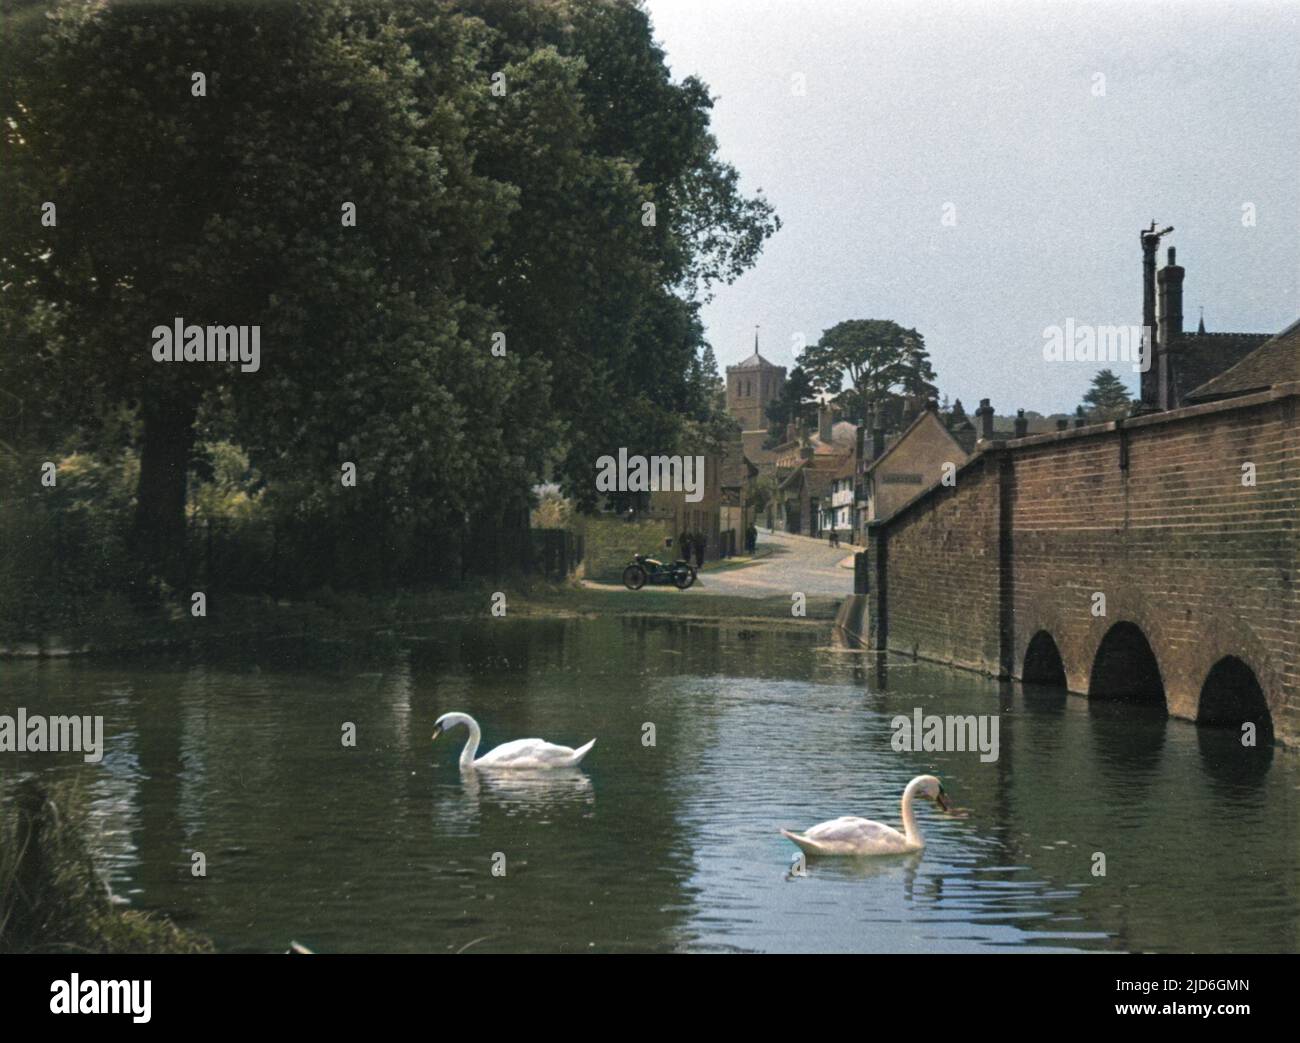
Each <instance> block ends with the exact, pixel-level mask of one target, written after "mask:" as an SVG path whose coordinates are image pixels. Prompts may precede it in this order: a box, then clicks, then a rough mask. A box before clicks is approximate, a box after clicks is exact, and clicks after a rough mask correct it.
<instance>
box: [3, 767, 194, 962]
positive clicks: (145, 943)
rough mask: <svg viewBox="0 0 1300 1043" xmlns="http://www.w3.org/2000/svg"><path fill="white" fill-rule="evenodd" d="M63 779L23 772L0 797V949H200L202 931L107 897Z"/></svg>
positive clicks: (81, 812)
mask: <svg viewBox="0 0 1300 1043" xmlns="http://www.w3.org/2000/svg"><path fill="white" fill-rule="evenodd" d="M87 828H88V827H87V815H86V811H85V802H84V801H83V800H82V799H81V798H80V796H79V794H78V793H77V791H76V790H75V788H74V787H73V785H72V784H71V783H60V784H57V785H55V786H46V785H45V784H43V783H41V782H39V781H38V780H35V779H26V780H24V781H23V782H21V783H19V784H18V785H17V786H16V787H14V789H13V791H12V792H11V793H10V794H8V795H7V799H4V800H3V801H0V953H32V952H47V953H48V952H86V953H201V952H211V951H212V944H211V942H209V941H208V940H207V939H206V938H203V937H201V936H200V935H197V934H194V933H193V932H191V931H187V930H184V929H183V928H180V927H177V926H176V925H175V924H174V923H172V922H171V921H170V920H168V919H167V918H166V917H165V916H159V915H157V914H152V913H143V912H139V911H137V910H134V909H123V908H121V907H120V906H117V905H115V904H114V903H113V901H112V899H111V898H110V896H109V893H108V889H107V887H106V886H105V884H104V883H103V881H102V880H101V878H100V875H99V873H98V871H97V870H96V868H95V864H94V861H93V859H92V858H91V855H90V852H89V850H88V849H87V847H86V842H85V837H86V830H87Z"/></svg>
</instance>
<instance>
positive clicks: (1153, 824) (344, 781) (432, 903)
mask: <svg viewBox="0 0 1300 1043" xmlns="http://www.w3.org/2000/svg"><path fill="white" fill-rule="evenodd" d="M828 629H829V628H826V629H822V628H821V627H807V628H801V629H797V630H791V629H778V628H775V627H773V628H766V627H749V628H746V626H745V625H742V624H737V623H723V624H719V625H711V624H694V623H692V624H687V623H678V622H672V621H666V620H650V619H636V620H629V619H596V620H556V621H508V620H490V621H483V622H475V623H465V624H446V625H443V626H440V627H438V628H437V629H434V630H431V631H426V632H421V633H418V634H410V635H405V636H404V639H403V640H401V641H399V642H390V643H388V644H386V645H385V646H383V647H382V648H378V647H375V646H374V645H373V644H371V645H369V646H368V647H367V646H363V647H361V648H360V649H349V648H347V647H344V646H315V647H312V648H310V649H304V648H301V647H299V648H295V649H289V648H287V647H283V646H277V645H275V644H274V643H272V644H270V645H268V646H266V647H264V648H260V649H244V650H241V651H240V652H239V653H232V655H231V658H230V660H229V661H228V662H221V663H207V664H204V665H197V666H196V665H193V664H188V663H184V664H182V663H168V662H164V661H159V660H153V659H148V660H134V661H131V662H130V663H124V664H114V663H108V664H105V663H84V662H68V661H63V662H43V663H21V664H14V663H8V664H2V665H0V669H2V670H3V676H4V678H5V684H4V686H3V694H2V695H0V712H5V713H12V712H13V711H14V709H15V708H16V707H18V706H25V707H26V708H27V710H28V712H29V713H38V712H41V713H51V714H53V713H78V714H103V715H104V717H105V728H106V732H107V752H106V754H105V756H104V759H103V762H102V763H100V764H98V765H91V764H85V763H83V762H82V761H81V758H80V757H79V756H77V755H75V754H34V753H23V754H15V753H4V754H0V773H3V776H4V778H5V780H6V781H12V780H13V779H14V778H15V777H17V776H18V775H20V774H22V773H26V772H42V773H48V774H50V775H57V776H61V777H67V776H75V777H78V778H80V779H81V780H83V781H84V785H85V789H86V791H87V794H88V797H89V799H90V802H91V805H92V810H93V819H94V822H95V823H96V825H97V826H98V830H99V833H98V836H97V838H96V841H95V843H96V850H97V852H98V854H99V855H100V858H101V860H102V864H103V865H104V866H105V868H106V870H107V872H108V873H109V883H110V885H111V887H112V889H113V891H114V892H115V893H117V894H119V895H121V896H123V897H124V898H126V899H128V900H129V901H130V902H131V903H132V904H133V905H136V906H139V907H142V908H158V909H163V910H166V911H168V912H169V913H171V914H172V915H174V916H175V917H176V919H178V920H179V921H180V922H182V923H184V924H186V925H189V926H193V927H195V928H197V929H199V930H201V931H204V932H206V933H208V934H209V935H210V936H212V937H213V938H214V939H215V940H216V942H217V943H218V945H220V946H221V947H223V948H228V949H236V950H259V951H282V950H283V949H284V947H285V945H286V944H287V942H288V941H289V940H290V939H297V940H299V941H301V942H303V943H305V944H307V945H308V946H310V947H312V948H314V949H317V950H319V951H325V952H331V951H347V952H357V951H364V952H374V951H398V952H414V951H432V952H444V951H455V950H458V949H461V948H463V947H466V946H468V947H469V951H471V952H474V951H478V952H488V951H519V950H526V951H538V950H542V951H597V952H609V951H628V950H632V951H646V950H650V951H680V950H696V951H699V950H705V951H709V950H711V951H727V950H763V951H804V950H812V951H824V950H836V951H888V952H894V951H904V952H911V951H972V950H985V951H995V950H997V951H1007V950H1013V949H1017V948H1035V949H1044V948H1049V949H1058V950H1092V951H1119V950H1131V951H1151V950H1155V951H1201V952H1205V951H1213V952H1220V951H1243V950H1244V951H1295V950H1296V949H1297V948H1300V945H1298V944H1297V942H1298V940H1300V927H1298V925H1300V878H1298V874H1297V866H1298V864H1300V845H1298V842H1297V841H1298V834H1297V822H1298V820H1300V815H1298V814H1297V812H1298V810H1300V757H1297V756H1296V755H1295V754H1291V753H1287V752H1284V751H1281V750H1277V751H1272V750H1257V751H1251V752H1249V753H1246V752H1243V751H1241V750H1240V748H1239V746H1238V745H1237V744H1236V743H1235V741H1234V735H1233V734H1232V733H1224V732H1222V731H1214V730H1209V729H1204V728H1197V727H1195V726H1193V725H1190V724H1187V723H1184V722H1180V721H1166V720H1163V719H1159V720H1151V719H1149V718H1148V719H1138V718H1134V717H1133V716H1132V715H1131V714H1128V713H1125V712H1122V711H1119V710H1116V709H1114V708H1111V709H1105V708H1098V707H1095V706H1094V707H1090V706H1089V704H1088V703H1087V702H1086V701H1085V700H1082V699H1079V698H1076V697H1070V696H1066V695H1064V694H1063V693H1059V692H1052V691H1043V690H1038V691H1026V690H1024V689H1022V688H1020V687H1019V686H1012V685H998V684H997V683H995V682H992V681H988V680H985V679H982V678H979V677H976V676H974V675H969V674H965V673H961V672H957V671H951V670H947V669H944V668H940V667H932V666H927V665H923V664H922V665H918V664H912V663H900V664H898V665H896V666H894V667H893V668H891V669H890V671H889V673H888V676H887V677H886V678H881V677H879V676H878V675H876V674H875V673H874V671H872V670H871V669H869V668H868V663H867V661H866V660H865V659H864V657H862V656H860V655H854V654H850V653H845V652H843V651H836V650H834V649H832V648H830V647H828V645H829V643H830V642H829V634H828ZM918 706H919V707H921V708H922V709H923V711H924V712H925V713H927V714H946V713H953V714H955V713H961V714H968V713H976V714H999V715H1000V735H999V738H1000V751H999V757H998V759H997V760H996V761H994V762H990V763H983V762H981V760H980V757H979V755H978V753H961V752H954V753H912V752H895V751H894V750H893V749H892V748H891V744H890V737H891V734H892V733H891V730H890V719H891V718H892V717H893V716H894V715H895V714H900V713H901V714H906V715H909V716H910V715H911V714H912V712H913V708H915V707H918ZM448 710H462V711H466V712H468V713H471V714H473V715H475V716H476V717H477V718H478V719H479V721H480V722H481V723H482V725H483V729H484V733H485V734H484V741H485V748H486V747H490V746H491V745H495V744H496V743H498V742H504V741H506V740H509V739H514V738H520V737H525V736H540V737H542V738H545V739H549V740H551V741H553V742H560V743H564V744H567V745H574V746H576V745H578V744H579V743H582V742H585V741H587V740H588V739H590V738H591V737H593V736H595V737H597V738H598V740H599V741H598V742H597V744H596V748H595V750H594V751H593V752H592V754H591V755H590V756H589V758H588V759H587V761H586V763H585V765H584V767H583V769H582V770H581V771H578V772H573V773H568V772H565V773H559V774H556V775H554V776H549V777H540V778H538V777H518V778H496V779H494V778H491V777H484V778H481V779H473V778H468V779H466V778H462V777H461V775H460V773H459V771H458V770H457V767H456V756H457V754H458V752H459V746H460V743H459V741H458V737H457V735H456V734H455V733H452V734H450V735H448V736H446V737H444V738H442V739H440V740H439V741H438V743H436V744H432V745H431V744H430V742H429V734H430V731H431V726H432V722H433V721H434V719H435V718H436V717H437V716H438V715H439V714H440V713H442V712H445V711H448ZM344 722H353V723H355V725H356V731H357V745H356V747H355V748H347V747H345V746H344V745H343V744H342V742H341V735H342V726H343V724H344ZM646 723H652V724H653V725H654V730H655V745H653V746H650V745H646V744H645V743H644V741H643V737H644V736H645V735H646V730H645V729H644V727H643V726H644V725H645V724H646ZM461 734H463V733H461ZM927 771H932V772H934V773H935V774H938V775H940V776H941V777H942V778H943V780H944V783H945V785H946V786H947V788H948V790H949V791H950V793H951V795H952V798H953V800H954V802H955V804H956V805H957V811H956V813H955V814H952V815H942V814H940V813H938V812H937V811H936V810H935V809H934V808H932V807H931V806H929V805H924V806H922V807H921V809H920V812H919V819H920V825H921V828H922V830H923V832H924V833H925V835H926V839H927V841H928V846H927V847H926V849H925V851H924V853H923V854H922V855H919V856H910V857H904V858H897V857H895V858H889V859H879V860H874V861H873V860H867V861H865V862H864V861H849V862H845V861H825V860H821V861H813V862H811V863H810V864H809V865H808V868H807V873H806V875H792V874H791V872H790V868H791V861H792V858H793V856H794V855H795V853H796V852H795V849H794V848H793V846H792V845H791V844H790V843H789V842H788V841H786V840H785V839H784V838H782V837H781V836H780V835H779V834H778V832H777V830H778V828H779V827H782V826H786V827H792V828H799V827H803V826H808V825H811V824H813V823H815V822H818V821H821V820H823V819H827V818H832V817H835V816H837V815H841V814H860V815H865V816H868V817H871V818H877V819H881V820H883V821H886V822H890V823H892V824H895V825H897V824H898V822H899V808H898V802H899V796H900V794H901V792H902V789H903V786H904V785H905V784H906V782H907V781H908V779H910V778H911V777H912V776H913V775H915V774H919V773H922V772H927ZM195 851H201V852H203V853H204V855H205V856H206V859H207V875H206V877H203V878H196V877H194V876H193V875H192V874H191V871H190V867H191V855H192V853H193V852H195ZM1096 852H1101V853H1104V855H1105V859H1106V875H1105V876H1104V877H1099V876H1095V875H1094V874H1093V866H1094V853H1096ZM497 856H504V869H505V874H504V875H503V876H497V875H493V866H494V864H497V865H500V864H501V862H502V859H501V858H499V857H497Z"/></svg>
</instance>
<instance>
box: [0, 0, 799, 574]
mask: <svg viewBox="0 0 1300 1043" xmlns="http://www.w3.org/2000/svg"><path fill="white" fill-rule="evenodd" d="M31 13H33V14H43V12H39V11H32V12H31ZM196 74H201V77H202V84H201V85H198V84H197V83H196V81H197V77H196ZM200 87H201V90H200ZM711 104H712V103H711V99H710V97H709V94H708V92H707V90H706V89H705V87H704V86H703V84H701V83H699V82H698V81H697V80H694V79H687V80H685V81H683V82H681V83H674V82H672V80H671V78H670V76H669V73H668V70H667V66H666V63H665V61H664V56H663V53H662V51H661V50H660V49H659V48H658V46H657V45H656V44H655V42H654V39H653V35H652V31H651V26H650V23H649V19H648V17H647V15H646V13H645V11H644V10H643V9H642V8H641V7H640V6H639V5H638V4H635V3H630V2H600V0H554V2H550V3H546V4H518V3H514V2H510V0H459V2H450V0H347V2H344V0H320V2H317V3H312V4H290V3H287V2H285V3H281V2H273V3H268V4H257V5H253V4H248V3H244V2H239V0H197V2H195V3H187V4H175V5H172V4H168V5H161V4H146V3H111V4H98V3H94V4H92V3H87V2H82V0H62V2H59V3H56V4H54V5H53V7H52V11H51V17H49V18H45V17H39V18H25V19H23V20H22V24H21V25H20V26H19V27H18V31H12V32H10V33H8V34H7V35H6V39H5V41H4V43H3V44H0V111H2V113H3V117H4V124H5V126H4V140H3V154H2V155H0V190H3V192H4V195H5V198H6V201H7V204H8V205H7V206H6V208H5V209H4V210H3V212H2V213H0V244H2V249H0V325H2V327H3V333H4V334H5V339H6V342H7V343H9V344H10V345H11V347H12V348H13V350H11V351H9V352H7V353H6V354H5V355H4V356H3V357H0V382H3V383H4V385H5V386H6V387H9V388H12V389H14V390H15V392H16V393H18V394H19V395H20V397H22V398H23V400H24V403H25V404H26V409H27V415H29V416H30V417H32V420H33V422H32V423H31V425H30V430H29V434H30V435H31V437H33V438H39V439H42V440H44V441H45V442H47V443H48V442H52V441H54V440H57V439H65V440H72V441H74V442H80V443H88V444H92V445H93V444H94V443H95V442H96V440H97V439H99V438H102V435H103V426H104V420H103V418H104V417H105V416H109V415H112V414H113V413H114V411H115V410H117V409H120V408H125V409H127V410H128V411H130V412H131V414H132V415H133V416H135V417H136V419H137V422H138V423H137V427H136V428H135V429H133V430H134V431H135V434H134V435H133V437H134V438H135V440H136V441H137V442H138V445H139V448H140V452H141V468H140V482H139V487H138V491H137V514H136V546H137V549H139V550H140V551H141V552H142V553H143V554H144V555H145V556H148V557H152V558H153V559H154V561H155V562H157V561H158V560H159V558H160V557H161V553H162V550H161V549H165V548H168V547H170V548H172V549H173V550H174V549H175V547H176V546H177V543H178V541H179V540H181V539H182V538H183V525H184V512H185V507H186V478H187V474H188V472H189V468H190V464H191V456H192V453H193V445H194V440H195V438H196V425H201V426H202V427H203V429H204V430H205V431H207V432H210V433H214V434H216V435H218V436H221V437H223V438H226V439H228V440H229V441H230V442H233V443H236V444H238V445H239V446H241V447H242V449H243V450H245V451H246V452H247V453H248V455H249V458H250V460H251V462H252V464H253V465H254V466H255V467H257V468H258V469H259V471H260V472H261V473H262V474H263V475H264V476H266V478H267V480H268V481H270V482H271V483H272V484H273V485H276V486H277V488H278V489H279V490H280V491H281V493H282V494H283V497H282V498H283V499H285V500H286V502H287V503H288V504H289V505H290V506H292V507H293V508H295V509H328V508H329V507H330V506H331V505H332V504H337V501H338V489H339V482H338V473H339V468H340V465H341V463H343V462H344V461H352V462H355V463H356V466H357V471H358V488H359V489H363V490H365V491H366V496H365V500H364V502H365V504H366V509H367V510H371V511H383V512H390V513H395V514H408V515H409V514H412V513H415V514H418V515H420V516H422V517H426V518H428V519H429V520H431V521H434V522H436V523H437V524H440V525H446V526H466V525H468V524H470V519H489V520H490V519H493V518H495V519H500V518H501V517H502V516H503V514H504V513H509V512H514V513H515V514H516V515H517V514H518V513H519V512H521V511H523V512H526V509H527V506H528V504H529V501H530V489H531V487H532V485H533V484H534V483H535V482H536V481H538V480H540V479H541V478H543V477H553V478H554V479H555V480H557V481H558V482H559V483H560V484H561V486H562V488H563V489H564V490H565V492H566V493H568V494H569V495H571V496H572V497H573V498H574V499H575V500H576V501H577V502H578V503H579V504H580V505H583V506H590V505H591V504H592V503H593V502H594V500H595V485H594V480H593V467H594V461H595V459H596V458H597V457H598V456H599V455H601V454H602V453H605V452H608V451H611V450H612V449H613V448H615V447H618V446H626V447H628V448H629V450H630V451H632V452H640V451H644V452H666V451H673V450H675V449H677V448H678V447H679V445H680V444H681V443H682V442H683V440H685V439H689V438H698V437H701V432H707V431H709V430H711V428H710V425H711V424H715V423H716V414H717V412H718V411H719V409H718V404H717V394H716V391H717V388H716V366H715V365H714V364H713V362H712V355H711V353H708V354H707V355H706V349H707V345H706V344H705V343H704V338H703V334H702V326H701V323H700V320H699V316H698V308H699V304H700V303H701V302H702V301H703V300H705V299H707V296H708V294H709V293H710V292H711V289H712V288H713V287H715V286H716V285H717V284H719V283H722V282H726V281H729V280H731V279H734V278H735V277H736V276H737V275H738V274H740V273H741V272H742V271H744V270H745V269H746V268H747V267H748V266H750V265H752V264H753V262H754V260H755V259H756V257H757V255H758V252H759V250H760V249H761V246H762V243H763V241H764V240H765V239H766V238H767V237H768V236H770V235H771V234H772V233H773V232H774V231H775V230H776V228H777V227H778V222H777V219H776V217H775V215H774V213H773V212H772V209H771V207H770V206H769V205H768V204H767V203H766V202H765V201H764V200H763V198H762V197H761V195H758V196H753V197H747V196H745V195H743V194H742V193H741V191H740V188H739V183H738V182H739V179H738V175H737V172H736V171H735V170H734V169H733V168H731V167H730V166H728V165H727V164H725V163H722V162H721V161H720V160H719V159H718V158H717V146H716V142H715V141H714V139H713V137H712V135H711V133H710V132H709V129H708V127H709V109H710V107H711ZM46 203H53V204H54V205H55V208H56V209H55V213H56V214H57V218H56V222H55V223H53V224H48V223H43V222H42V215H43V213H44V211H43V207H44V204H46ZM346 204H351V205H352V206H353V207H354V208H355V210H354V214H355V220H354V223H352V224H349V223H348V222H347V220H346V219H345V218H344V217H343V216H342V215H343V213H344V210H345V206H346ZM176 318H183V319H184V321H185V322H186V323H196V324H200V325H205V326H206V325H210V324H216V325H226V324H233V325H248V326H252V325H257V326H259V327H260V330H261V358H262V362H261V367H260V369H259V370H258V371H257V372H256V373H249V372H242V371H241V370H240V368H239V367H238V366H230V365H224V364H220V363H157V362H155V361H154V359H153V358H152V357H151V355H150V350H149V348H150V344H151V339H150V331H151V330H152V329H153V328H154V327H155V326H158V325H159V324H168V325H169V324H171V323H172V322H173V320H174V319H176ZM494 348H497V349H498V350H494ZM710 367H712V372H711V373H710V372H709V369H710Z"/></svg>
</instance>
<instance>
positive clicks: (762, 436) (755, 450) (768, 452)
mask: <svg viewBox="0 0 1300 1043" xmlns="http://www.w3.org/2000/svg"><path fill="white" fill-rule="evenodd" d="M740 439H741V443H742V444H743V445H744V447H745V456H747V457H748V458H749V459H750V460H752V461H753V462H754V463H756V464H770V463H774V462H775V461H776V457H777V453H776V450H774V449H764V448H763V443H764V442H766V441H767V432H766V431H746V432H744V433H743V434H742V435H741V436H740Z"/></svg>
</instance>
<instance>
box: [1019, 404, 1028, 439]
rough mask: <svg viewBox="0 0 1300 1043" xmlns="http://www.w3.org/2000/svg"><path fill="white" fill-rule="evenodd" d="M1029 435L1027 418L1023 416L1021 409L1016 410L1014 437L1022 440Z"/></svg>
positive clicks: (1023, 412)
mask: <svg viewBox="0 0 1300 1043" xmlns="http://www.w3.org/2000/svg"><path fill="white" fill-rule="evenodd" d="M1027 434H1029V418H1028V417H1027V416H1025V411H1024V410H1023V409H1017V410H1016V437H1017V438H1024V437H1025V435H1027Z"/></svg>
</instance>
